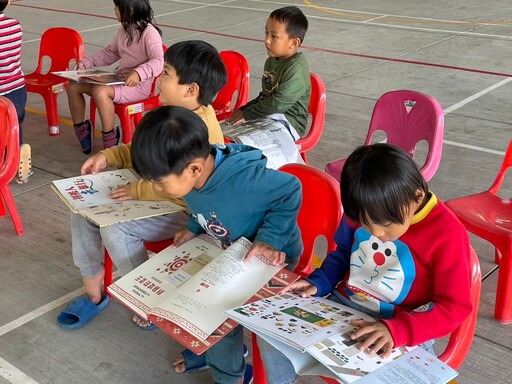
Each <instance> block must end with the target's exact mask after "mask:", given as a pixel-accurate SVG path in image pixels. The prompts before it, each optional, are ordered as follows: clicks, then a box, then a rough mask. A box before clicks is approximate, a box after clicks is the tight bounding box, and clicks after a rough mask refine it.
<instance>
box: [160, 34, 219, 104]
mask: <svg viewBox="0 0 512 384" xmlns="http://www.w3.org/2000/svg"><path fill="white" fill-rule="evenodd" d="M164 61H165V63H166V64H168V65H170V66H171V67H173V68H174V70H175V71H176V75H178V78H179V84H190V83H196V84H197V85H198V86H199V97H198V100H197V101H198V102H199V103H200V104H201V105H208V104H211V103H212V102H213V98H214V97H215V96H216V95H217V93H219V91H220V90H221V89H222V87H224V86H225V85H226V82H227V79H228V74H227V71H226V67H225V66H224V62H223V61H222V59H221V57H220V55H219V52H218V51H217V50H216V49H215V48H214V47H213V46H212V45H211V44H208V43H207V42H205V41H202V40H187V41H181V42H179V43H175V44H173V45H171V46H170V47H169V49H168V50H167V51H166V52H165V54H164Z"/></svg>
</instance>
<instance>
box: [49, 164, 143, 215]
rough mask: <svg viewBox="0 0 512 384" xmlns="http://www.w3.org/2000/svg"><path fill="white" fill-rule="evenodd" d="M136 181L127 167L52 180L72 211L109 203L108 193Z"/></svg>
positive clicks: (111, 201) (110, 200)
mask: <svg viewBox="0 0 512 384" xmlns="http://www.w3.org/2000/svg"><path fill="white" fill-rule="evenodd" d="M135 181H137V177H136V176H135V175H134V174H133V172H132V171H130V170H129V169H117V170H113V171H105V172H100V173H97V174H95V175H83V176H76V177H70V178H67V179H61V180H54V181H52V184H53V187H54V190H55V191H56V192H57V193H58V194H59V195H60V197H61V198H62V199H63V200H64V201H65V202H66V204H68V206H70V207H72V209H73V210H74V211H76V210H80V209H83V208H87V207H92V206H98V205H103V204H111V203H113V202H114V200H112V199H111V198H109V197H108V195H109V193H110V192H111V191H112V190H114V189H116V188H118V187H120V186H122V185H126V184H130V183H133V182H135Z"/></svg>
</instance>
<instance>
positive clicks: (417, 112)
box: [325, 90, 444, 181]
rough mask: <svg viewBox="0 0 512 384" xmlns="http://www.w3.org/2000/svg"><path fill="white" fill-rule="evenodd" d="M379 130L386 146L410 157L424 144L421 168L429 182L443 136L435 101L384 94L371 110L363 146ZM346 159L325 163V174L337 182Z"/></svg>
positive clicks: (403, 92) (409, 94) (408, 94)
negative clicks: (424, 156) (382, 134)
mask: <svg viewBox="0 0 512 384" xmlns="http://www.w3.org/2000/svg"><path fill="white" fill-rule="evenodd" d="M378 131H382V132H384V133H385V134H386V136H387V138H386V142H387V143H388V144H393V145H396V146H398V147H400V148H402V149H403V150H404V151H406V152H407V153H408V154H409V155H410V156H411V157H413V158H414V155H415V152H416V147H417V145H418V143H419V142H420V141H426V142H427V143H428V154H427V157H426V159H425V163H424V164H423V165H422V166H421V167H420V168H421V173H422V174H423V177H425V179H426V180H427V181H429V180H430V179H432V177H433V176H434V174H435V173H436V171H437V168H439V163H440V162H441V154H442V151H443V134H444V114H443V109H442V108H441V105H440V104H439V103H438V101H437V100H436V99H434V98H433V97H432V96H429V95H426V94H424V93H420V92H416V91H406V90H398V91H391V92H387V93H385V94H384V95H382V96H381V97H380V98H379V100H377V103H376V104H375V107H374V108H373V114H372V119H371V121H370V127H369V129H368V134H367V135H366V140H365V141H364V145H369V144H371V143H372V138H373V135H374V134H375V133H376V132H378ZM345 160H346V159H339V160H336V161H334V162H332V163H328V164H327V166H326V167H325V172H327V173H328V174H329V175H331V176H332V177H334V178H335V179H336V180H338V181H339V180H340V176H341V170H342V169H343V164H345Z"/></svg>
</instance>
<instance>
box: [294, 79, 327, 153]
mask: <svg viewBox="0 0 512 384" xmlns="http://www.w3.org/2000/svg"><path fill="white" fill-rule="evenodd" d="M310 79H311V96H310V97H309V108H308V110H309V113H310V114H311V127H310V128H309V132H308V134H307V135H306V136H305V137H302V138H300V139H299V140H297V142H296V144H297V147H298V149H299V152H300V153H301V155H302V158H303V159H304V161H306V160H307V159H306V155H305V153H306V152H307V151H309V150H311V149H312V148H313V147H314V146H315V145H317V143H318V142H319V141H320V137H322V132H323V130H324V122H325V105H326V99H327V93H326V91H325V85H324V82H323V81H322V78H321V77H320V76H318V75H317V74H316V73H313V72H310Z"/></svg>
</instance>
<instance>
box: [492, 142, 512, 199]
mask: <svg viewBox="0 0 512 384" xmlns="http://www.w3.org/2000/svg"><path fill="white" fill-rule="evenodd" d="M510 167H512V140H510V142H509V143H508V148H507V152H506V153H505V158H504V159H503V163H502V164H501V168H500V171H499V172H498V176H496V180H494V183H492V186H491V187H490V188H489V192H491V193H492V194H493V195H496V194H497V193H498V191H499V190H500V188H501V184H502V183H503V179H504V178H505V174H506V173H507V170H508V169H509V168H510Z"/></svg>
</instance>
